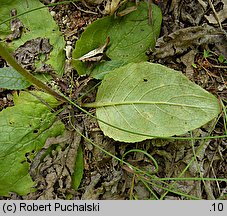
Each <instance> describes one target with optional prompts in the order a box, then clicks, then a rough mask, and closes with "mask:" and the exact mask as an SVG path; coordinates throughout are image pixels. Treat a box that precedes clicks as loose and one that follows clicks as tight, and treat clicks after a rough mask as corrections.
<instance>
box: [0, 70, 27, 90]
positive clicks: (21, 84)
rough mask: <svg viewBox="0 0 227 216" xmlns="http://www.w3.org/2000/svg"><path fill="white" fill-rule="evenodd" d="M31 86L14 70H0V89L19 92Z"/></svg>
mask: <svg viewBox="0 0 227 216" xmlns="http://www.w3.org/2000/svg"><path fill="white" fill-rule="evenodd" d="M30 85H31V83H30V82H28V81H27V80H26V78H25V77H23V76H22V75H20V74H19V73H18V72H17V71H16V70H15V69H14V68H11V67H4V68H0V88H6V89H11V90H20V89H24V88H27V87H29V86H30Z"/></svg>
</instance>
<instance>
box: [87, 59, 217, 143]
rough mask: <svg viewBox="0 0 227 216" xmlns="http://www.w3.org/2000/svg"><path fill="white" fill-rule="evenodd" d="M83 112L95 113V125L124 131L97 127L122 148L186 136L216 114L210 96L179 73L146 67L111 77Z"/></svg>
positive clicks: (130, 68) (129, 67)
mask: <svg viewBox="0 0 227 216" xmlns="http://www.w3.org/2000/svg"><path fill="white" fill-rule="evenodd" d="M85 106H86V105H85ZM88 106H89V107H96V115H97V117H98V119H101V120H103V121H105V122H107V123H108V124H111V125H113V126H115V127H118V128H121V129H123V130H125V131H123V130H120V129H117V128H114V127H111V126H110V125H107V124H105V123H103V122H100V121H99V125H100V128H101V129H102V130H103V132H104V134H105V135H107V136H109V137H111V138H113V139H115V140H118V141H124V142H138V141H142V140H145V139H148V138H152V136H153V137H170V136H173V135H181V134H185V133H186V132H188V131H190V130H193V129H195V128H198V127H200V126H202V125H204V124H206V123H207V122H208V121H210V120H212V119H213V118H214V117H216V116H217V115H218V114H219V112H220V107H219V103H218V100H217V99H216V98H215V97H214V96H213V95H212V94H210V93H209V92H207V91H205V90H204V89H202V88H201V87H200V86H198V85H196V84H195V83H192V82H191V81H190V80H188V79H187V77H185V76H184V75H182V74H181V73H180V72H177V71H175V70H172V69H169V68H167V67H165V66H162V65H159V64H152V63H148V62H144V63H131V64H128V65H126V66H123V67H120V68H118V69H115V70H113V71H112V72H110V73H109V74H108V75H106V76H105V78H104V80H103V81H102V84H101V85H100V87H99V89H98V93H97V97H96V102H95V103H92V104H90V105H89V104H87V107H88ZM127 131H131V132H133V133H134V134H133V133H129V132H127ZM136 133H137V134H136ZM138 133H139V134H144V135H139V134H138Z"/></svg>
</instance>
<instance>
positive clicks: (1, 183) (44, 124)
mask: <svg viewBox="0 0 227 216" xmlns="http://www.w3.org/2000/svg"><path fill="white" fill-rule="evenodd" d="M33 93H34V94H35V95H37V96H38V97H40V98H42V100H44V101H46V102H47V103H48V104H49V105H50V107H53V108H54V107H56V106H57V105H59V102H58V101H56V100H55V99H54V98H53V97H52V96H50V95H48V94H46V93H43V92H33ZM14 103H15V106H14V107H9V108H7V109H5V110H3V111H1V112H0V134H1V136H0V195H4V196H7V195H8V193H9V192H16V193H18V194H20V195H25V194H27V193H29V192H31V191H32V190H33V189H32V186H34V183H33V181H32V179H31V177H30V175H29V173H28V170H29V163H28V162H27V160H28V158H30V160H31V159H32V157H34V155H35V154H36V153H37V151H39V150H40V149H41V148H42V146H43V145H44V143H45V141H46V139H47V138H48V137H52V136H57V135H59V134H61V133H62V132H63V130H64V125H63V124H62V123H61V122H60V121H56V115H55V113H52V112H51V109H50V108H49V107H47V106H46V105H45V104H43V103H41V102H40V100H39V99H37V98H36V97H34V96H33V95H31V94H29V93H26V92H21V94H20V96H16V95H14Z"/></svg>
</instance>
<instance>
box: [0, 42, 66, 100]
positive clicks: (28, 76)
mask: <svg viewBox="0 0 227 216" xmlns="http://www.w3.org/2000/svg"><path fill="white" fill-rule="evenodd" d="M0 55H1V56H2V58H4V59H5V60H6V61H7V62H8V63H9V64H10V65H11V66H12V67H13V68H14V69H15V70H16V71H17V72H18V73H20V74H21V75H22V76H24V77H25V78H26V79H27V80H28V81H29V82H30V83H32V84H33V85H35V86H37V87H38V88H40V89H43V90H44V91H45V92H47V93H48V94H50V95H52V96H54V97H55V98H57V99H58V100H61V101H64V102H66V99H65V98H64V97H63V96H62V95H60V94H59V93H57V92H56V91H54V90H53V89H51V88H50V87H49V86H47V85H46V84H45V83H43V82H42V81H40V80H38V79H37V78H36V77H35V76H33V75H32V74H31V73H29V72H28V71H27V70H25V69H24V68H22V67H21V66H20V65H19V64H18V63H17V62H16V60H15V59H14V58H13V57H12V56H11V55H10V53H9V52H8V50H7V49H6V48H5V47H4V46H3V45H2V44H1V43H0Z"/></svg>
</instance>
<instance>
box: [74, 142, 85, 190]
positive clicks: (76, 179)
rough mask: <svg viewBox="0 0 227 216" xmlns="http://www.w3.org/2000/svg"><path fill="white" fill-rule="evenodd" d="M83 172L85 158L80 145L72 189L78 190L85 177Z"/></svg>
mask: <svg viewBox="0 0 227 216" xmlns="http://www.w3.org/2000/svg"><path fill="white" fill-rule="evenodd" d="M83 171H84V158H83V150H82V148H81V145H80V146H79V147H78V150H77V156H76V161H75V167H74V173H73V176H72V187H73V189H74V190H77V189H78V188H79V186H80V183H81V179H82V177H83Z"/></svg>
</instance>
